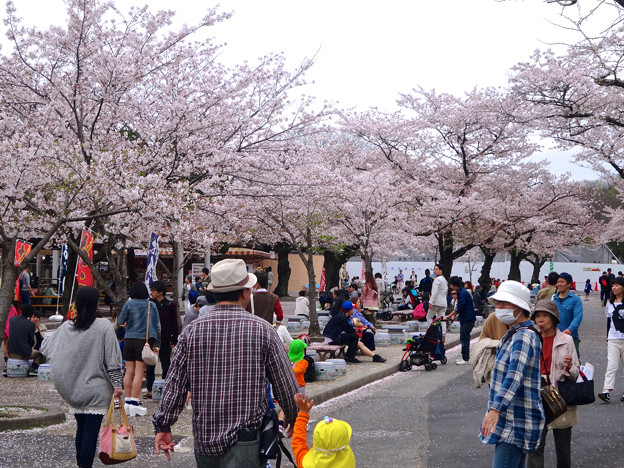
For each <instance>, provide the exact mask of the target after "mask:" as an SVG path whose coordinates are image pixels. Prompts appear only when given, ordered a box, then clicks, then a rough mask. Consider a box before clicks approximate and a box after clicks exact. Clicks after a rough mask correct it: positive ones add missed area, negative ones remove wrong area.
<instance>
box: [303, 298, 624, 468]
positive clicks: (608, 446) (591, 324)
mask: <svg viewBox="0 0 624 468" xmlns="http://www.w3.org/2000/svg"><path fill="white" fill-rule="evenodd" d="M584 305H585V312H584V319H583V323H582V325H581V329H580V333H581V334H580V336H581V340H582V342H581V362H582V363H585V362H587V361H589V362H591V363H592V364H593V365H594V366H595V382H596V383H595V387H596V392H599V391H601V390H602V383H603V379H604V372H605V370H606V363H607V357H606V351H607V350H606V342H605V332H606V319H605V318H604V309H603V308H602V307H601V306H600V304H599V302H598V300H597V298H596V297H594V298H592V300H591V301H590V302H584ZM447 354H448V357H449V364H447V365H446V366H439V367H438V369H436V370H434V371H431V372H425V371H424V370H422V368H415V369H414V370H412V371H410V372H408V373H404V374H396V375H394V376H392V377H389V378H387V379H384V380H382V381H379V382H376V383H374V384H371V385H368V386H366V387H364V388H362V389H359V390H357V391H355V392H352V393H351V394H348V395H345V396H342V397H339V398H337V399H334V400H331V401H329V402H327V403H325V404H323V405H320V406H319V407H316V408H314V409H313V411H312V415H311V416H312V419H314V422H312V423H311V426H313V424H314V423H315V422H316V421H318V420H319V419H322V418H323V416H325V415H328V416H331V417H335V418H338V419H344V420H346V421H348V422H349V423H350V424H351V426H352V428H353V436H352V444H351V445H352V448H353V450H354V453H355V456H356V460H357V466H358V467H371V468H372V467H379V466H390V467H445V468H447V467H462V466H465V467H475V468H476V467H489V466H491V461H492V454H493V447H492V446H487V445H483V444H481V443H480V442H479V438H478V434H479V427H480V424H481V420H482V418H483V416H484V415H485V410H486V407H487V399H488V391H489V388H488V387H486V386H484V387H482V388H480V389H477V388H475V386H474V383H473V380H472V372H471V369H470V367H469V366H461V367H460V366H456V365H455V364H454V362H455V360H456V359H457V356H458V349H454V350H450V351H448V350H447ZM622 392H624V369H620V371H619V373H618V376H617V378H616V390H615V392H614V393H613V394H612V403H611V404H609V405H607V404H604V403H602V402H600V401H599V400H597V401H596V403H594V404H592V405H587V406H583V407H579V419H580V423H579V424H578V425H577V426H575V427H574V428H573V430H572V462H573V466H578V467H584V466H591V467H593V468H601V467H609V468H612V467H624V457H623V456H622V453H621V440H622V436H623V435H624V403H621V402H620V401H619V397H620V396H621V395H622ZM311 437H312V436H311V431H310V435H309V441H310V442H311ZM545 466H547V467H549V466H556V461H555V455H554V442H553V439H552V435H550V434H549V438H548V441H547V446H546V459H545Z"/></svg>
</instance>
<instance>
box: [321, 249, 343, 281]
mask: <svg viewBox="0 0 624 468" xmlns="http://www.w3.org/2000/svg"><path fill="white" fill-rule="evenodd" d="M341 266H342V263H340V262H339V261H338V255H337V254H336V252H334V251H332V250H326V251H325V252H323V268H325V290H326V291H329V290H330V289H331V288H333V287H336V286H338V287H339V283H340V267H341Z"/></svg>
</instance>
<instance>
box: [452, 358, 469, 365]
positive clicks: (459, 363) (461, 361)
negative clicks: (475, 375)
mask: <svg viewBox="0 0 624 468" xmlns="http://www.w3.org/2000/svg"><path fill="white" fill-rule="evenodd" d="M455 364H457V365H458V366H463V365H464V364H470V361H464V360H463V359H460V360H459V361H455Z"/></svg>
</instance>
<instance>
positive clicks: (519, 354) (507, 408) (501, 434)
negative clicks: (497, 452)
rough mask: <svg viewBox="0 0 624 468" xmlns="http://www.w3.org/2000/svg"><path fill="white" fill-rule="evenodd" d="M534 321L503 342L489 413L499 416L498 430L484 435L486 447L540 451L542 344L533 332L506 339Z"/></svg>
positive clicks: (492, 387) (524, 331)
mask: <svg viewBox="0 0 624 468" xmlns="http://www.w3.org/2000/svg"><path fill="white" fill-rule="evenodd" d="M530 325H533V322H532V321H530V320H529V321H526V322H522V323H520V324H516V325H514V326H513V327H511V329H510V330H509V331H508V332H507V334H506V335H505V336H504V337H503V339H502V340H501V344H499V346H498V350H497V352H496V362H495V363H494V370H493V373H492V383H491V387H490V401H489V402H488V411H489V410H490V409H493V410H496V411H499V412H500V416H499V418H498V424H497V425H496V429H495V430H494V431H493V432H492V433H491V434H490V435H489V436H488V437H484V436H483V435H481V442H483V443H484V444H498V443H500V442H506V443H508V444H512V445H514V446H516V447H518V448H519V449H520V450H522V452H524V453H527V452H533V451H535V450H536V449H537V447H538V445H539V443H540V439H541V436H542V429H543V427H544V420H545V416H544V409H543V407H542V398H541V395H540V387H541V378H540V353H541V350H542V344H541V341H540V338H539V336H537V333H535V332H534V331H533V330H526V329H525V330H519V331H518V332H517V333H515V334H514V335H513V336H512V337H511V339H508V341H505V338H507V335H510V334H511V333H513V332H515V331H516V330H518V328H520V327H527V326H530Z"/></svg>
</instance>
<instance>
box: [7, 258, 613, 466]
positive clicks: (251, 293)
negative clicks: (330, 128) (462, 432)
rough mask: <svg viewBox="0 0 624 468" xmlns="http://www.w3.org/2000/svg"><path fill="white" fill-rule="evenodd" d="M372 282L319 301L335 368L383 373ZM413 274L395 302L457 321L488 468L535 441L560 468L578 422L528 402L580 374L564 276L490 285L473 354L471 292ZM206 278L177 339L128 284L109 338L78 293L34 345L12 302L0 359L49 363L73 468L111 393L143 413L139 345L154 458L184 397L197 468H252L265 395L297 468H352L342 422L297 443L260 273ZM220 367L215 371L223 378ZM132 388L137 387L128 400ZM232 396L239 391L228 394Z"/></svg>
mask: <svg viewBox="0 0 624 468" xmlns="http://www.w3.org/2000/svg"><path fill="white" fill-rule="evenodd" d="M605 273H606V278H609V276H608V275H609V272H608V271H607V272H605ZM380 276H381V275H372V274H366V275H365V278H364V282H360V284H359V285H358V284H357V283H356V282H355V281H354V282H352V283H350V284H349V285H348V287H347V288H346V289H344V290H343V289H338V288H335V289H334V290H333V291H332V300H331V302H330V303H328V305H329V309H330V319H329V322H328V323H327V324H326V326H325V327H324V330H323V335H324V336H325V339H326V342H328V343H333V344H344V345H346V346H347V351H346V359H345V360H346V361H347V362H349V363H354V364H356V363H359V362H360V360H359V359H358V358H357V357H356V352H358V351H359V352H360V353H361V355H362V356H368V357H371V358H372V361H373V362H384V361H385V359H383V358H382V357H381V356H380V355H379V354H376V353H375V341H374V334H375V332H376V331H377V329H376V324H375V320H376V318H377V312H379V308H380V291H381V288H384V289H385V285H384V283H383V280H381V277H380ZM414 276H415V275H412V277H410V278H409V279H408V280H406V281H404V287H403V292H404V293H406V294H405V296H404V297H403V302H402V304H405V303H406V302H405V299H406V298H407V299H408V300H409V303H410V305H411V306H412V308H413V309H414V310H416V309H417V307H418V306H421V307H422V310H424V311H425V315H424V317H425V319H426V317H433V316H441V315H445V316H446V317H447V318H448V319H451V320H453V319H456V320H458V321H459V323H460V343H461V359H460V360H458V361H457V364H471V365H472V367H473V373H474V375H475V382H476V381H477V380H479V382H480V383H487V384H489V385H490V391H489V401H488V408H487V413H486V415H485V417H484V419H483V422H482V425H481V436H480V437H481V441H482V442H483V443H486V444H493V445H495V450H494V460H493V466H495V467H499V466H500V467H503V466H504V467H514V466H518V467H520V466H525V465H526V466H528V467H531V468H533V467H540V466H544V451H545V448H546V440H547V434H548V432H549V431H551V432H552V433H553V436H554V448H555V452H556V455H557V466H571V463H572V462H571V439H572V427H573V426H574V425H576V424H578V422H579V418H578V412H577V411H576V407H574V406H571V405H569V406H568V409H567V411H566V412H565V413H564V414H563V415H561V416H560V417H559V418H557V419H555V420H554V421H551V422H549V424H548V425H546V424H545V413H544V410H543V407H542V403H541V397H540V391H539V390H540V388H541V387H542V386H543V385H544V384H545V382H546V380H548V381H551V382H552V383H553V385H554V386H555V387H557V386H558V383H559V382H561V381H562V380H565V379H570V380H572V381H575V380H576V379H577V377H578V376H579V373H580V368H581V364H580V358H579V357H580V354H581V350H580V335H579V329H580V326H581V323H582V319H583V302H582V299H581V298H580V297H579V296H578V295H577V294H575V293H574V292H573V291H572V287H573V284H574V281H573V278H572V276H571V275H570V274H568V273H560V274H559V273H556V272H552V273H550V274H549V275H548V276H547V277H546V278H545V283H544V284H541V285H537V286H538V287H537V290H535V288H534V286H535V284H533V283H532V284H530V285H529V286H528V287H527V286H525V285H523V284H521V283H519V282H516V281H511V280H508V281H504V282H502V283H501V284H500V285H499V286H498V287H493V288H492V291H489V292H490V294H489V296H482V301H483V304H481V307H482V308H486V307H489V305H491V306H493V307H494V309H495V312H494V313H493V314H491V315H490V316H489V317H487V320H486V321H485V324H484V327H483V329H482V332H481V336H480V338H479V344H477V345H476V346H475V349H473V350H471V349H470V333H471V331H472V329H473V327H474V324H475V320H476V315H477V313H478V312H479V310H480V309H479V307H478V305H477V303H476V301H475V299H474V297H475V296H474V294H475V291H472V289H471V288H472V285H471V284H470V283H466V282H464V281H462V279H461V278H459V277H457V276H451V277H450V278H449V279H448V281H447V279H446V278H445V277H444V276H443V275H442V269H441V267H440V265H435V266H434V268H433V276H432V275H431V274H430V272H429V270H427V271H425V276H424V277H423V278H422V279H421V281H420V282H419V283H418V286H416V281H415V280H416V278H415V277H414ZM603 276H604V275H603ZM206 277H208V278H209V280H208V281H206V282H205V283H204V284H202V285H201V286H200V287H199V288H197V285H196V284H190V283H192V281H190V280H191V278H188V281H187V285H188V288H187V290H186V291H187V292H190V291H191V290H192V288H193V286H194V287H195V288H196V289H197V290H199V291H201V294H199V295H198V296H197V297H196V298H195V300H194V301H193V303H191V301H190V300H189V305H188V308H187V310H186V314H185V316H184V323H183V327H182V329H181V330H179V329H178V323H177V310H176V306H175V302H174V301H172V300H170V299H168V298H167V297H166V290H167V286H166V284H165V283H164V282H162V281H155V282H153V283H152V284H151V285H150V286H149V288H148V287H147V286H146V285H145V284H143V283H134V284H133V285H132V286H131V288H130V290H129V296H130V299H129V300H128V302H126V304H125V305H124V307H123V308H122V310H121V312H120V313H119V315H118V316H117V317H116V326H115V327H111V326H110V322H108V321H107V320H105V319H101V318H97V306H98V300H99V296H100V293H99V291H98V290H96V289H94V288H87V287H81V288H80V289H78V291H77V293H76V301H75V305H76V317H75V318H74V320H68V321H66V322H64V323H63V324H62V325H61V326H60V327H59V328H58V330H57V331H56V332H55V333H54V334H53V335H52V336H51V337H49V338H48V339H46V329H45V326H44V325H43V324H42V323H41V322H40V319H39V317H38V314H36V313H33V310H32V307H30V306H29V305H21V304H19V303H16V304H14V307H12V309H11V317H10V319H9V321H8V323H7V328H6V330H5V340H4V342H5V359H7V358H19V359H25V360H26V359H32V360H33V366H36V365H37V364H41V363H42V362H45V361H46V360H47V361H48V362H51V364H52V366H53V367H54V373H53V376H54V380H55V385H56V387H57V389H58V391H59V393H60V395H61V396H62V397H63V398H64V399H65V400H66V401H67V402H68V404H69V406H70V413H71V414H73V415H74V417H75V419H76V424H77V432H76V457H77V458H76V459H77V463H78V466H84V467H88V466H91V465H92V462H93V458H94V455H95V450H96V444H97V437H98V431H99V427H100V425H101V423H102V418H103V416H104V414H106V412H107V411H108V407H109V405H110V402H111V399H120V398H121V397H122V394H125V409H126V412H127V413H128V414H129V415H131V416H133V415H144V414H146V409H145V408H144V407H143V405H142V399H145V398H150V396H151V391H152V389H151V385H152V384H153V382H154V366H147V365H146V364H145V363H144V362H143V359H142V350H143V347H144V346H145V344H146V342H147V344H148V346H150V348H151V349H152V350H154V351H155V352H157V353H158V355H159V358H160V363H161V366H162V374H163V379H165V385H164V389H163V396H162V400H161V403H160V405H159V409H158V411H157V412H156V413H155V414H154V416H153V422H154V427H155V430H156V441H155V447H156V450H157V452H159V453H160V452H164V453H165V454H166V455H167V457H169V456H170V453H171V452H172V451H173V447H174V443H173V438H172V435H171V426H172V425H173V424H174V423H175V421H176V420H177V418H178V416H179V414H180V412H181V411H182V409H183V408H184V407H185V405H186V404H187V403H188V401H189V399H190V400H191V401H192V405H193V430H194V441H195V442H194V443H195V458H196V462H197V466H243V465H244V466H258V467H260V466H262V467H265V466H266V461H265V460H263V459H261V458H259V457H258V453H259V452H258V451H259V444H260V424H261V421H262V420H263V417H264V416H265V414H266V413H267V411H268V410H269V408H270V406H272V403H273V396H275V398H276V399H277V401H279V402H280V407H281V410H282V413H281V417H282V420H283V425H284V427H285V429H284V432H285V433H286V434H287V435H293V442H292V447H293V451H294V453H295V457H296V458H297V460H298V461H300V462H303V463H304V465H303V466H316V465H315V464H314V463H315V462H314V460H318V459H319V457H321V458H323V459H324V460H325V458H326V457H327V456H331V457H334V458H333V459H335V460H340V463H341V465H340V466H353V464H354V463H355V462H354V456H353V453H352V451H351V450H350V448H349V446H348V442H349V439H350V436H351V429H350V426H349V425H348V424H347V423H346V422H342V421H338V420H333V419H331V418H327V419H326V420H325V421H321V422H320V423H319V424H318V425H317V427H316V428H315V431H314V445H313V446H312V448H310V447H309V446H308V444H307V441H306V437H305V433H306V431H305V427H306V424H307V422H308V420H309V412H310V409H311V408H312V407H313V401H312V400H311V399H309V397H308V396H307V395H306V379H305V376H306V373H307V372H309V370H310V369H309V366H310V365H309V361H308V358H307V356H306V353H305V349H306V347H307V344H306V342H305V341H303V340H301V339H293V338H292V336H290V334H289V333H288V331H287V329H286V327H285V326H284V325H282V323H281V322H282V320H283V317H284V314H283V310H282V306H281V303H280V300H279V298H278V297H277V296H276V295H275V294H273V293H272V292H270V285H269V275H268V273H267V272H266V271H258V272H256V273H255V274H251V273H248V272H247V269H246V266H245V264H244V262H242V261H241V260H232V259H228V260H224V261H222V262H218V263H217V264H215V266H214V267H213V269H212V271H211V272H210V276H208V272H206ZM607 285H608V288H609V296H608V297H607V298H606V303H605V314H606V318H607V326H608V333H607V341H608V351H607V361H608V362H607V371H606V374H605V378H604V385H603V389H602V391H601V392H600V393H599V394H598V397H599V399H600V400H602V401H603V402H604V403H609V402H610V401H611V393H612V392H613V391H614V386H615V385H614V380H615V375H616V372H617V370H618V366H619V362H620V361H622V360H624V312H622V310H623V309H624V305H623V299H624V277H621V276H618V277H614V278H609V279H608V283H607ZM475 289H476V288H475ZM306 296H307V292H306V291H305V290H303V291H301V292H300V293H299V296H298V297H297V299H296V309H297V310H300V311H301V313H304V311H307V309H308V307H309V301H308V298H307V297H306ZM533 296H535V300H536V303H535V306H534V307H532V306H531V301H532V297H533ZM186 297H187V298H188V295H187V296H186ZM189 299H190V298H189ZM425 304H426V305H425ZM276 331H277V333H276ZM242 343H244V346H241V344H242ZM284 348H286V351H285V350H284ZM68 353H69V354H71V355H84V356H85V359H88V361H89V362H88V363H86V364H85V365H82V366H74V365H72V364H71V360H67V359H65V357H66V355H67V354H68ZM234 363H235V364H234ZM224 366H229V367H228V371H227V372H226V371H225V370H224V369H225V367H224ZM150 367H152V369H151V370H150ZM35 370H36V369H35V368H33V369H31V372H32V371H35ZM144 377H147V382H148V388H147V392H146V393H144V394H142V393H141V392H142V391H141V385H142V381H143V378H144ZM477 377H478V379H477ZM76 382H78V383H80V385H77V384H76V385H75V383H76ZM87 382H88V384H87ZM240 388H245V392H239V391H237V390H236V389H240ZM621 400H622V401H624V394H623V395H622V397H621ZM215 415H216V416H215ZM293 430H294V434H293ZM328 454H329V455H328ZM324 466H329V465H324ZM332 466H333V465H332ZM336 466H338V465H336Z"/></svg>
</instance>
